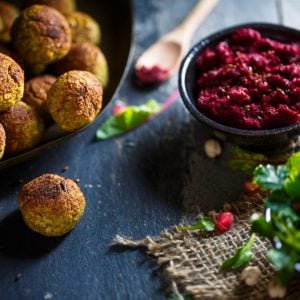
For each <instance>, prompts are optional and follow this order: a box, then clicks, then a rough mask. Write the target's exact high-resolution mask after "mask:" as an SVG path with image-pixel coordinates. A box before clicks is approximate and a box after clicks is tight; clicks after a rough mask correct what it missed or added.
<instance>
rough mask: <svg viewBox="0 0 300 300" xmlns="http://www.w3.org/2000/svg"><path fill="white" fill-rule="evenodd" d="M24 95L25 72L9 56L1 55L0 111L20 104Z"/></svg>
mask: <svg viewBox="0 0 300 300" xmlns="http://www.w3.org/2000/svg"><path fill="white" fill-rule="evenodd" d="M23 93H24V72H23V70H22V68H21V67H20V66H19V65H18V64H17V63H16V62H15V61H14V60H13V59H12V58H10V57H9V56H7V55H5V54H2V53H0V111H5V110H8V109H9V108H10V107H12V106H13V105H15V104H16V103H18V102H19V101H20V100H21V99H22V97H23Z"/></svg>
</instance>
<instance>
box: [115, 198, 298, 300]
mask: <svg viewBox="0 0 300 300" xmlns="http://www.w3.org/2000/svg"><path fill="white" fill-rule="evenodd" d="M225 208H226V209H230V210H231V211H232V212H233V213H234V214H235V221H234V226H233V228H232V229H231V230H229V231H228V232H226V233H224V234H218V233H215V232H214V233H205V232H202V231H198V230H197V231H180V230H178V229H177V228H176V227H175V228H174V229H172V230H166V231H163V232H162V233H161V234H160V236H157V237H149V236H147V237H146V238H145V239H143V240H139V241H134V240H131V239H130V238H126V237H122V236H119V235H118V236H116V238H115V240H114V244H117V245H122V246H126V247H145V248H146V252H147V254H149V255H151V256H154V257H155V258H156V261H157V264H158V265H159V266H160V267H161V269H162V270H163V271H162V276H164V277H165V278H166V279H167V280H168V282H169V283H170V289H171V290H172V291H173V293H175V294H176V295H177V298H178V299H184V297H185V295H189V296H192V297H193V298H194V299H232V300H234V299H244V300H257V299H268V293H267V287H268V285H269V283H270V282H271V281H273V280H274V278H276V272H275V270H274V269H273V267H272V266H271V264H270V263H269V262H268V261H267V259H266V256H265V254H266V252H267V250H268V249H269V248H270V247H271V244H270V242H269V241H268V240H266V239H263V238H260V237H257V238H256V241H255V244H254V247H253V252H254V259H253V261H252V262H251V265H254V266H258V267H259V269H260V271H261V274H262V276H261V280H260V281H259V283H258V284H257V285H256V286H254V287H249V286H247V285H245V284H244V283H243V282H242V281H241V280H240V272H241V270H237V271H234V272H231V271H230V272H220V265H221V264H222V262H223V261H224V260H225V259H226V258H228V257H230V256H232V255H234V254H235V252H236V249H237V248H238V247H240V246H241V245H243V244H244V243H245V242H246V241H247V240H248V239H249V232H250V220H249V219H250V217H251V215H252V214H253V213H259V214H262V213H263V196H262V195H259V194H256V195H254V196H251V197H249V196H243V198H242V199H241V200H240V201H238V202H234V203H231V204H230V205H226V207H225ZM212 214H214V213H212ZM289 298H290V299H297V298H298V299H300V293H299V292H297V289H293V287H291V289H290V291H289Z"/></svg>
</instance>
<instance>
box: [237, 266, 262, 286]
mask: <svg viewBox="0 0 300 300" xmlns="http://www.w3.org/2000/svg"><path fill="white" fill-rule="evenodd" d="M260 278H261V272H260V269H259V268H258V267H256V266H249V267H246V268H245V269H244V270H243V271H242V273H241V280H242V281H244V282H245V283H246V285H249V286H253V285H256V284H257V283H258V282H259V280H260Z"/></svg>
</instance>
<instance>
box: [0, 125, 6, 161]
mask: <svg viewBox="0 0 300 300" xmlns="http://www.w3.org/2000/svg"><path fill="white" fill-rule="evenodd" d="M5 145H6V134H5V130H4V128H3V126H2V124H0V159H2V157H3V155H4V151H5Z"/></svg>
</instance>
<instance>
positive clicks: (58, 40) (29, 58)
mask: <svg viewBox="0 0 300 300" xmlns="http://www.w3.org/2000/svg"><path fill="white" fill-rule="evenodd" d="M24 3H25V4H24V7H23V8H24V9H23V10H19V8H17V7H15V6H13V5H12V4H10V3H8V2H5V1H2V0H0V82H1V84H0V159H1V158H2V157H3V155H4V156H6V157H11V156H15V155H17V154H20V153H23V152H26V151H28V150H30V149H32V148H33V147H35V146H36V145H38V144H39V143H41V141H42V139H43V136H44V132H45V128H46V127H47V126H50V125H51V124H52V123H54V122H55V123H56V124H57V125H58V126H59V127H60V128H61V129H62V130H63V131H65V132H72V131H75V130H77V129H79V128H81V127H84V126H86V125H88V124H89V123H91V122H92V121H93V120H94V119H95V117H96V116H97V115H98V114H99V112H100V110H101V108H102V96H103V89H105V88H106V87H107V85H108V81H109V75H108V74H109V71H108V65H107V61H106V58H105V56H104V54H103V52H102V51H101V49H100V48H99V45H100V43H101V29H100V26H99V24H98V23H97V22H96V21H95V20H94V19H93V18H92V17H91V16H89V15H88V14H86V13H84V12H81V11H77V10H76V3H75V0H26V1H24Z"/></svg>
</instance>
